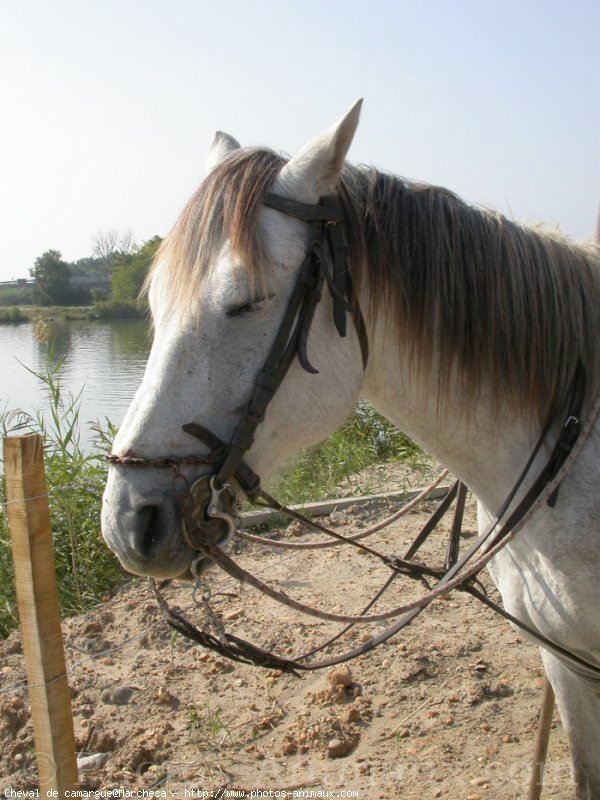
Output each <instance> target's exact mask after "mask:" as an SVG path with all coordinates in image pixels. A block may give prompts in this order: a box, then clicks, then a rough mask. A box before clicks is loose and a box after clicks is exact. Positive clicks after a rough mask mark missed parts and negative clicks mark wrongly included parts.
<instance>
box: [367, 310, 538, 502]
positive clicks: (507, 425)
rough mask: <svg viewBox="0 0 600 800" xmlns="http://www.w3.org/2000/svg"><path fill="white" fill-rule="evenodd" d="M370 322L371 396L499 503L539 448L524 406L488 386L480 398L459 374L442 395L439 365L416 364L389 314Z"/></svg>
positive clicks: (486, 496)
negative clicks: (506, 403) (506, 404)
mask: <svg viewBox="0 0 600 800" xmlns="http://www.w3.org/2000/svg"><path fill="white" fill-rule="evenodd" d="M370 328H371V341H370V344H371V347H370V355H369V364H368V368H367V372H366V373H365V381H364V384H363V391H362V394H363V396H364V397H365V399H366V400H368V401H370V402H371V403H372V404H373V405H374V406H375V407H376V408H377V409H379V410H380V411H381V413H383V414H384V416H386V417H387V418H388V419H389V420H390V421H391V422H393V423H394V424H395V425H396V426H397V427H399V428H400V430H402V431H403V432H404V433H406V435H407V436H410V437H411V438H412V439H413V440H414V441H415V442H417V444H419V445H420V446H421V447H423V448H424V449H425V450H426V451H427V452H428V453H429V454H431V455H433V456H435V457H436V458H437V459H438V460H439V461H440V462H441V463H442V464H444V466H446V467H448V468H449V469H450V470H451V471H452V472H453V473H454V474H455V475H456V476H457V477H459V478H461V480H463V481H464V482H465V483H466V484H467V485H468V486H469V487H470V488H471V489H472V490H473V492H474V493H475V494H476V495H477V497H478V498H479V499H480V500H481V501H482V502H483V504H484V505H485V506H486V507H487V508H488V509H490V510H493V511H495V510H497V509H498V508H499V507H500V505H501V504H502V502H503V501H504V499H505V497H506V495H507V494H508V492H509V491H510V489H511V487H512V485H513V484H514V481H515V478H516V476H517V475H518V474H519V473H520V471H521V469H522V468H523V465H524V463H525V462H526V460H527V458H528V456H529V455H530V453H531V450H532V449H533V447H534V444H535V441H536V439H537V436H538V435H539V431H538V430H537V427H536V426H535V425H533V424H532V422H531V420H530V418H529V417H528V416H526V415H525V414H524V413H522V412H521V413H519V411H517V410H515V409H514V408H510V409H509V408H501V407H498V403H497V402H493V401H492V397H491V395H492V393H491V392H490V391H488V390H487V389H486V387H485V386H481V387H480V391H479V392H478V395H477V397H476V399H475V400H474V398H473V396H472V393H470V392H469V391H467V390H466V389H465V388H464V387H463V386H461V383H460V381H458V380H456V381H454V382H453V385H452V386H451V388H450V391H449V392H448V393H447V396H446V397H444V398H443V400H441V399H440V397H439V391H438V390H439V380H438V370H437V369H436V367H435V365H434V364H429V365H423V364H421V365H419V368H417V366H416V364H415V363H414V361H411V358H410V357H409V356H407V353H406V350H407V348H403V347H402V344H400V343H398V342H395V341H394V339H395V336H394V333H391V331H393V330H394V327H393V325H392V324H391V323H389V324H388V322H387V321H386V319H385V317H384V315H380V318H379V319H378V322H377V324H376V325H375V326H370ZM539 458H540V461H541V460H542V459H543V453H542V454H540V457H539ZM533 472H534V473H535V468H534V470H533Z"/></svg>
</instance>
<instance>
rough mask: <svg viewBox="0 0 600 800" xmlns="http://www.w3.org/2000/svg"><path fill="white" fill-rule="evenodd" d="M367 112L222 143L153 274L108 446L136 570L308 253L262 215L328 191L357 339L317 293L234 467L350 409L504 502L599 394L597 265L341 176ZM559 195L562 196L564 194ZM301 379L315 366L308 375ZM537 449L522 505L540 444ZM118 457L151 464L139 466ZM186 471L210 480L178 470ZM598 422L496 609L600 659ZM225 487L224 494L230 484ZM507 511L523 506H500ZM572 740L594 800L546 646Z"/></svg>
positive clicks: (559, 672) (530, 533) (163, 560)
mask: <svg viewBox="0 0 600 800" xmlns="http://www.w3.org/2000/svg"><path fill="white" fill-rule="evenodd" d="M359 114H360V103H357V104H356V105H355V106H354V107H353V108H352V109H351V110H350V111H349V113H348V114H347V115H346V116H345V117H344V118H343V119H342V120H341V121H340V122H339V123H338V124H337V125H335V126H333V127H332V128H330V129H329V130H327V131H326V132H325V133H323V134H321V135H320V136H317V137H316V138H314V139H312V140H311V141H309V142H308V143H307V144H306V145H305V147H303V148H302V150H301V151H300V152H299V153H298V154H297V155H295V156H294V157H293V158H291V159H290V160H289V161H286V160H285V159H283V158H281V157H280V156H279V155H277V154H275V153H273V152H271V151H268V150H264V149H241V148H240V146H239V145H238V143H237V142H236V141H235V140H234V139H233V138H231V137H230V136H228V135H226V134H222V133H219V134H217V135H216V136H215V139H214V142H213V144H212V147H211V149H210V151H209V154H208V163H207V168H208V175H207V178H206V179H205V181H204V182H203V184H202V185H201V186H200V188H199V190H198V191H197V193H196V194H195V195H194V196H193V197H192V199H191V200H190V202H189V203H188V205H187V207H186V209H185V210H184V212H183V213H182V215H181V217H180V219H179V221H178V222H177V223H176V225H175V227H174V229H173V231H172V232H171V233H170V235H169V236H168V237H167V239H166V240H165V242H164V243H163V246H162V248H161V250H160V252H159V254H158V256H157V259H156V262H155V264H154V267H153V269H152V272H151V275H150V279H149V300H150V306H151V310H152V316H153V320H154V344H153V347H152V352H151V354H150V357H149V360H148V366H147V369H146V373H145V376H144V379H143V382H142V385H141V386H140V388H139V390H138V392H137V394H136V396H135V398H134V400H133V403H132V405H131V407H130V409H129V411H128V413H127V416H126V418H125V420H124V422H123V424H122V425H121V428H120V430H119V433H118V436H117V438H116V440H115V443H114V452H115V454H116V455H117V457H118V458H121V463H115V464H113V465H112V466H111V468H110V472H109V477H108V483H107V487H106V492H105V496H104V507H103V516H102V525H103V533H104V537H105V539H106V541H107V542H108V544H109V545H110V547H111V548H112V549H113V550H114V551H115V553H116V554H117V555H118V557H119V558H120V560H121V562H122V564H123V565H124V567H125V568H126V569H128V570H129V571H131V572H134V573H137V574H142V575H153V576H157V577H162V578H166V577H176V576H180V575H184V574H189V568H190V563H191V561H192V559H194V557H195V556H196V552H195V551H194V550H193V549H191V548H190V547H189V546H188V544H186V542H185V541H184V539H183V538H182V533H181V520H180V509H179V505H178V502H177V498H176V496H175V491H174V480H173V472H172V470H171V469H169V468H168V467H165V466H164V465H162V464H161V461H160V459H161V458H163V457H165V456H174V457H177V456H179V457H184V456H189V455H198V456H202V454H203V453H206V452H207V447H205V446H204V445H203V444H202V443H200V442H198V441H197V440H196V439H193V438H192V437H190V435H189V434H188V433H186V432H185V431H183V430H182V424H184V423H188V422H190V421H195V422H198V423H200V424H201V425H203V426H205V427H207V428H209V429H210V430H211V431H212V432H213V433H214V434H216V435H217V436H219V437H220V438H221V439H222V440H224V441H225V442H227V441H229V439H230V438H231V435H232V431H233V430H234V429H235V428H236V426H237V424H238V420H239V416H240V413H241V412H242V411H243V409H244V407H245V404H246V402H247V400H248V397H249V395H250V393H251V392H252V390H253V382H254V380H255V378H256V375H257V373H258V372H259V371H260V369H261V368H262V366H263V364H264V362H265V359H266V358H267V355H268V353H269V349H270V346H271V342H272V341H273V338H274V337H275V335H276V332H277V330H278V328H279V326H280V323H281V320H282V319H283V318H284V315H285V311H286V308H287V304H288V301H289V298H290V296H291V294H292V291H293V287H294V285H295V279H296V276H297V274H298V272H299V270H300V267H301V265H302V263H303V260H304V257H305V254H306V252H307V249H308V248H309V244H310V242H309V235H310V234H309V231H310V230H312V229H311V228H310V226H309V224H307V222H305V221H302V220H301V219H297V218H295V217H294V216H290V215H289V214H286V213H282V211H280V210H276V209H275V208H271V207H266V206H265V204H264V199H265V195H266V193H267V192H273V193H275V194H277V195H279V196H282V197H285V198H290V199H292V200H294V201H299V202H301V203H305V204H313V205H314V204H317V203H318V202H319V198H320V197H321V196H322V195H324V194H327V193H332V192H333V193H335V194H336V196H337V198H338V202H339V204H340V206H341V207H342V209H343V211H344V215H345V218H346V227H347V233H348V238H349V252H350V264H351V272H352V279H353V283H354V296H355V299H356V302H357V304H358V306H359V307H360V310H361V311H362V316H363V318H364V321H365V326H366V331H367V334H368V340H369V356H368V361H367V363H366V366H365V364H364V360H363V357H362V354H361V346H360V342H359V335H358V333H357V328H356V327H355V326H352V325H349V326H348V335H347V336H345V337H344V338H342V337H341V336H339V335H338V332H337V331H336V328H335V326H334V317H333V306H334V300H333V298H332V295H331V294H330V292H328V291H324V293H323V298H322V300H321V302H320V303H319V304H318V306H317V307H316V310H315V313H314V319H313V321H312V327H311V329H310V335H309V338H308V343H307V354H308V358H309V359H310V361H311V362H312V364H313V365H314V367H315V368H316V369H318V373H317V374H312V373H310V372H309V371H308V370H307V369H306V368H303V366H302V364H301V363H300V362H299V359H295V360H294V361H293V363H292V364H291V366H290V367H289V370H288V372H287V374H286V376H285V378H284V380H283V382H282V384H281V386H280V388H279V389H278V390H277V391H276V393H275V396H274V398H273V400H272V402H271V403H270V405H269V407H268V410H267V413H266V417H265V419H264V422H263V423H262V424H260V425H259V426H258V428H257V430H256V437H255V441H254V443H253V444H252V445H251V447H250V449H249V451H248V452H247V454H246V456H245V459H246V462H247V463H248V464H249V465H250V466H251V467H252V469H253V470H254V471H255V472H256V473H258V474H259V475H261V476H263V477H264V476H267V475H269V474H270V473H272V472H273V471H274V470H275V469H276V468H277V467H278V465H280V464H281V463H282V462H283V461H284V460H286V459H287V458H288V457H289V456H290V455H291V454H293V453H294V452H295V451H297V450H298V449H299V448H302V447H305V446H307V445H310V444H312V443H316V442H318V441H320V440H322V439H323V438H325V437H327V436H328V435H330V434H331V433H332V432H333V431H334V430H335V429H336V428H337V427H338V426H339V425H340V424H341V423H342V422H343V421H344V420H345V419H346V418H347V416H348V415H349V413H350V412H351V410H352V408H353V406H354V404H355V402H356V401H357V399H358V398H359V397H363V398H366V399H367V400H369V401H370V402H371V403H373V405H374V406H376V407H377V408H378V409H379V410H380V411H381V412H382V413H383V414H384V415H385V416H386V417H388V419H390V420H391V421H392V422H394V423H395V424H396V425H397V426H398V427H400V428H401V429H402V430H403V431H404V432H406V433H407V434H408V435H409V436H411V437H412V438H413V439H414V440H415V441H417V442H418V443H419V444H421V445H422V446H423V447H424V448H425V449H426V450H427V451H428V452H430V453H432V454H434V455H435V456H436V457H437V458H438V459H439V460H440V461H442V462H443V463H444V464H446V465H447V466H448V467H450V469H451V470H452V471H453V472H454V473H455V474H456V475H457V476H459V477H460V478H461V479H462V480H463V481H464V482H465V483H466V484H467V485H468V486H469V487H470V488H471V490H472V491H473V492H474V494H475V495H476V497H477V498H478V500H479V508H480V521H481V525H482V526H483V525H485V523H486V521H487V520H488V519H489V518H490V516H492V515H493V514H494V513H495V512H496V511H497V510H498V509H499V508H500V506H501V505H502V503H503V502H504V500H505V498H506V497H507V495H508V493H509V491H510V489H511V487H512V486H513V484H514V482H515V478H516V476H517V475H518V474H519V473H520V472H521V470H522V468H523V465H524V464H525V462H526V461H527V459H528V457H529V455H530V453H531V452H532V449H533V447H534V445H535V442H536V441H537V439H538V437H539V432H540V430H541V428H542V425H543V423H544V422H545V421H546V420H547V419H548V418H550V419H556V420H557V423H556V425H554V426H553V427H552V430H551V434H552V435H554V434H555V433H556V429H557V427H558V426H559V424H560V423H562V421H563V419H564V417H563V416H561V414H564V413H565V411H566V403H567V396H568V394H569V390H570V386H571V382H572V377H573V374H574V371H575V367H576V365H577V364H580V365H582V367H583V369H584V370H585V374H586V375H587V389H586V394H585V398H584V403H583V410H582V414H581V416H582V419H583V421H585V420H586V417H587V416H589V412H590V408H591V406H592V403H593V401H594V398H595V396H596V395H597V392H598V389H599V383H600V369H599V356H600V258H599V253H598V250H597V249H596V248H594V247H593V246H591V245H590V246H587V247H584V246H578V245H574V244H572V243H569V242H567V241H566V239H564V238H562V237H560V236H559V235H557V234H545V233H542V232H541V231H540V230H537V229H535V230H534V229H528V228H525V227H521V226H519V225H517V224H515V223H513V222H511V221H508V220H506V219H505V218H503V217H502V216H500V215H498V214H493V213H491V212H488V211H483V210H480V209H476V208H473V207H471V206H468V205H466V204H465V203H463V202H462V201H461V200H459V199H458V198H457V197H456V196H455V195H453V194H451V193H450V192H448V191H446V190H444V189H439V188H436V187H431V186H424V185H420V184H415V183H411V182H408V181H406V180H403V179H400V178H398V177H396V176H392V175H388V174H385V173H382V172H379V171H377V170H375V169H370V168H356V167H351V166H349V165H347V164H345V158H346V154H347V151H348V148H349V146H350V144H351V141H352V138H353V136H354V133H355V130H356V127H357V125H358V120H359ZM559 190H560V187H559V186H558V185H557V191H559ZM304 366H305V367H306V365H304ZM552 435H551V436H550V437H549V439H548V442H544V444H543V446H542V447H541V449H540V452H539V453H538V455H537V457H536V458H535V462H534V465H533V469H532V470H531V472H530V473H529V474H528V477H527V478H526V480H525V483H524V485H523V487H522V488H521V490H520V492H519V495H518V497H517V498H516V500H515V503H516V501H517V500H518V499H519V498H520V497H521V496H523V494H524V493H525V492H526V490H527V488H528V487H529V486H530V485H531V482H532V478H531V477H529V476H530V475H535V474H536V471H538V470H539V468H540V467H541V466H542V465H543V463H544V459H545V458H546V457H547V455H548V452H549V449H550V447H551V444H550V442H551V440H552ZM128 457H138V458H142V459H148V460H151V461H154V464H153V465H149V466H147V467H146V468H144V469H131V468H129V467H128V466H127V465H126V464H125V463H124V462H125V461H126V460H127V458H128ZM180 469H181V471H182V472H183V473H184V474H185V475H186V476H187V477H188V478H189V479H195V478H197V477H198V476H200V475H203V474H206V473H207V472H208V471H209V470H208V468H206V467H202V466H201V465H199V464H188V465H185V464H182V465H181V466H180ZM599 476H600V428H599V426H598V424H596V425H595V426H594V427H593V429H592V431H591V433H590V434H589V435H588V437H587V439H586V441H585V444H584V446H583V447H582V449H581V451H580V453H579V456H578V458H577V460H576V461H575V463H574V465H573V467H572V468H571V469H570V471H569V473H568V475H567V476H566V478H565V479H564V480H563V481H562V484H561V487H560V492H559V494H558V499H557V502H556V504H555V505H554V506H553V507H550V506H549V505H544V507H543V508H542V509H541V510H539V511H538V512H537V513H536V514H535V516H534V517H533V519H532V520H531V522H530V523H529V524H528V525H527V526H526V528H525V529H523V530H522V531H520V533H519V534H518V535H517V536H516V537H515V538H514V540H513V541H511V542H510V543H509V544H508V545H507V547H506V548H505V549H504V550H503V551H502V552H501V553H500V554H499V555H497V556H496V557H495V558H494V559H493V561H492V562H491V573H492V576H493V579H494V581H495V582H496V584H497V586H498V588H499V590H500V592H501V594H502V598H503V602H504V605H505V607H506V609H507V610H508V611H510V612H511V613H512V614H513V615H515V616H516V617H517V618H519V619H520V620H522V621H524V622H526V623H527V624H528V625H529V626H531V627H532V628H534V629H535V630H537V631H539V632H540V633H542V634H543V635H545V636H547V637H548V638H549V639H551V640H552V641H554V642H556V643H558V644H560V645H561V646H562V647H564V648H566V649H567V650H569V651H570V652H571V653H574V654H576V655H578V656H579V657H581V658H583V659H585V660H586V661H587V662H588V663H590V664H592V665H598V666H600V613H599V600H600V591H599V573H600V492H599V483H598V481H599ZM234 483H235V482H234ZM513 507H514V504H513ZM542 658H543V661H544V665H545V668H546V671H547V674H548V676H549V679H550V681H551V684H552V686H553V688H554V691H555V694H556V698H557V703H558V706H559V709H560V713H561V716H562V720H563V723H564V726H565V729H566V731H567V733H568V736H569V739H570V744H571V751H572V756H573V763H574V777H575V780H576V783H577V797H578V798H587V800H591V798H594V800H599V798H600V681H599V679H598V677H597V674H594V671H593V670H592V671H586V670H585V669H577V668H574V667H573V666H572V665H570V664H567V663H566V662H565V661H564V660H561V658H560V657H558V656H557V655H555V654H553V653H551V652H549V651H548V650H544V649H542Z"/></svg>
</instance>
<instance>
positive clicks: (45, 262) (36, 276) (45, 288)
mask: <svg viewBox="0 0 600 800" xmlns="http://www.w3.org/2000/svg"><path fill="white" fill-rule="evenodd" d="M161 241H162V239H161V237H160V236H153V237H152V238H151V239H148V241H146V242H143V243H142V244H136V243H135V242H134V240H133V237H132V236H131V233H126V234H118V233H117V232H116V231H112V230H111V231H108V232H107V233H104V232H102V231H101V232H100V233H98V234H97V236H96V237H95V239H94V243H93V251H92V254H91V255H90V256H88V257H86V258H81V259H79V260H78V261H74V262H68V261H65V260H64V259H63V258H62V254H61V252H60V251H59V250H46V252H44V253H42V255H41V256H39V257H38V258H36V260H35V263H34V265H33V267H32V268H31V269H30V270H29V273H30V275H31V277H32V278H33V280H34V281H35V283H34V285H33V286H32V287H23V288H14V289H13V288H10V289H5V290H3V292H2V294H3V295H4V302H3V303H2V302H1V301H0V304H2V305H6V304H7V302H8V304H9V305H10V304H22V305H25V304H27V303H33V304H35V305H40V306H54V305H60V306H73V305H90V304H92V303H98V304H101V303H103V302H104V303H106V302H107V301H114V302H117V303H121V304H128V303H129V304H136V303H137V302H138V298H139V295H140V291H141V288H142V286H143V283H144V280H145V278H146V275H147V273H148V269H149V267H150V264H151V263H152V259H153V258H154V255H155V253H156V251H157V250H158V247H159V246H160V243H161Z"/></svg>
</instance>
